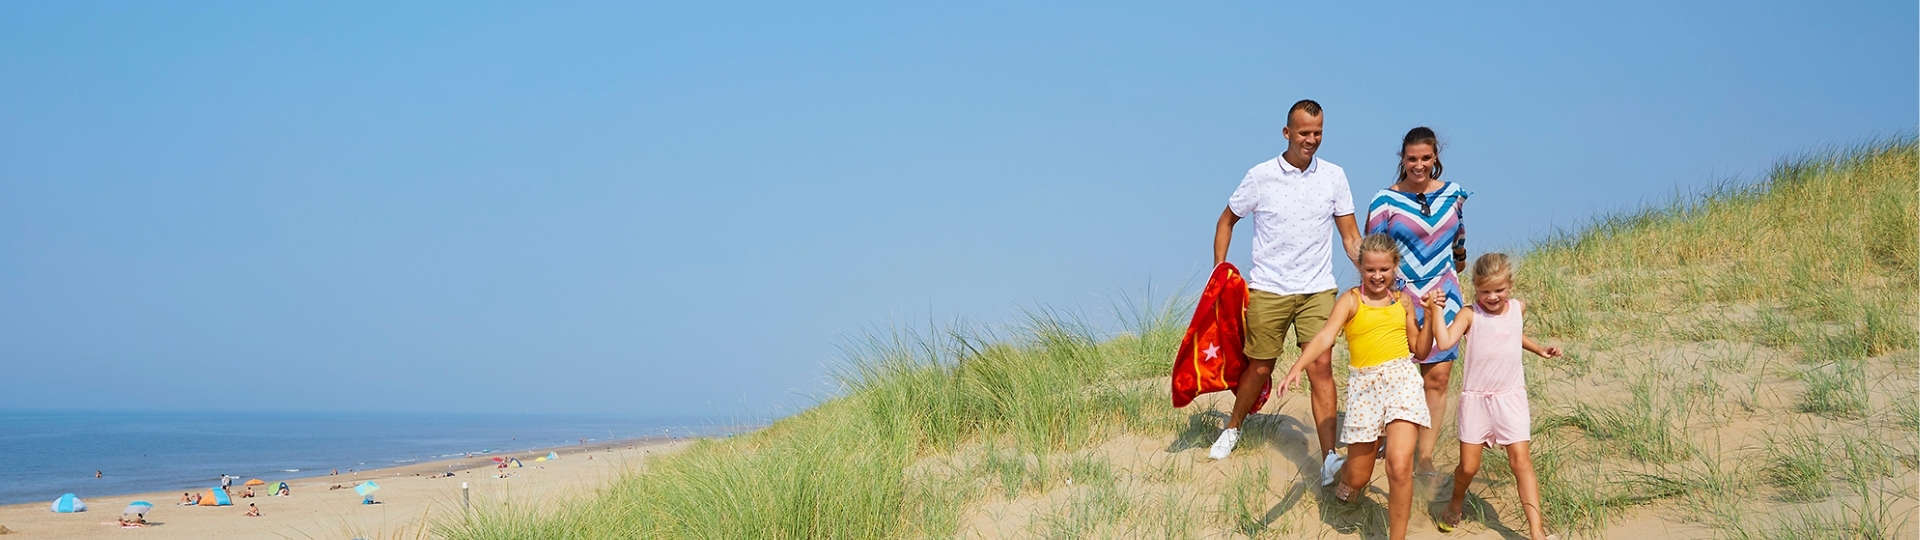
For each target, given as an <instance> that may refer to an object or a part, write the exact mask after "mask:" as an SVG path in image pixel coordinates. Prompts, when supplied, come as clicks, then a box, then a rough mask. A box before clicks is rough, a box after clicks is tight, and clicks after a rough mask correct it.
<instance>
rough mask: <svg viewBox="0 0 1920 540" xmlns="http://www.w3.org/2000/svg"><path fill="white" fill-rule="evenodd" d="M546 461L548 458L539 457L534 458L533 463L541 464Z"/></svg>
mask: <svg viewBox="0 0 1920 540" xmlns="http://www.w3.org/2000/svg"><path fill="white" fill-rule="evenodd" d="M546 460H547V456H540V457H537V458H533V462H534V463H539V462H542V461H546Z"/></svg>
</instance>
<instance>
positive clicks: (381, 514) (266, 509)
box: [0, 426, 754, 539]
mask: <svg viewBox="0 0 1920 540" xmlns="http://www.w3.org/2000/svg"><path fill="white" fill-rule="evenodd" d="M752 429H754V428H751V427H746V426H742V427H741V428H740V429H738V430H734V431H730V432H728V433H725V434H715V435H708V436H702V437H672V436H657V437H643V438H636V439H621V440H614V441H602V442H589V443H587V444H585V445H581V444H571V445H564V446H553V447H545V448H536V449H531V450H522V451H512V452H491V453H488V454H473V455H471V456H466V457H457V458H449V459H443V460H434V461H422V462H419V463H409V464H403V465H396V466H392V467H382V468H377V469H367V470H355V471H352V472H348V471H341V472H340V473H339V474H338V475H333V474H329V471H320V474H319V475H315V476H291V477H283V478H272V479H269V478H265V477H262V480H267V481H268V484H267V486H260V487H261V488H266V487H272V486H274V485H276V484H278V483H279V482H282V481H284V482H286V483H287V484H288V487H289V492H290V494H291V496H288V497H275V496H269V495H268V494H267V490H266V489H256V490H255V493H256V496H255V497H254V498H243V497H241V494H242V493H243V492H244V491H245V489H246V488H245V486H244V485H242V482H245V481H246V480H248V479H247V478H242V479H237V480H236V481H235V482H234V487H233V489H232V490H231V494H232V501H233V506H226V507H215V506H198V507H183V506H177V505H176V503H177V502H178V501H179V499H180V492H179V491H172V490H162V491H147V492H138V493H126V494H116V495H96V496H91V497H82V499H83V500H84V501H85V502H86V504H87V511H85V512H80V513H72V514H60V513H55V512H52V511H50V510H49V509H48V505H49V504H50V503H51V501H52V498H51V497H54V496H58V495H59V494H57V493H55V494H50V495H49V499H48V500H47V501H41V502H25V503H17V504H8V505H0V527H6V528H7V529H10V530H11V533H9V534H7V535H6V538H10V539H11V538H41V537H45V538H56V537H57V538H69V537H75V536H86V537H98V536H105V535H110V534H115V533H119V532H124V533H128V534H139V535H140V536H142V537H156V536H155V535H156V534H157V535H160V536H157V537H195V538H204V537H208V536H268V537H273V536H282V537H295V538H299V537H314V538H327V537H336V536H340V535H341V534H342V533H346V534H348V535H349V537H353V536H359V537H366V538H382V537H389V536H403V535H404V536H413V535H428V536H430V533H431V526H432V521H433V520H434V519H435V518H436V517H437V515H439V514H442V513H444V512H447V511H459V509H460V505H461V504H462V503H461V502H460V500H461V492H462V490H461V485H462V484H463V483H465V484H467V485H469V486H470V487H471V489H470V491H469V492H468V493H469V494H470V496H471V499H472V501H473V504H474V505H475V506H479V505H482V504H493V503H500V502H510V501H515V500H520V499H523V498H531V499H533V500H545V499H551V498H555V497H568V496H572V495H575V494H580V493H590V492H592V491H593V490H597V489H600V488H602V487H604V486H605V484H606V482H607V481H610V480H612V479H614V478H617V477H618V476H619V474H621V473H624V472H628V471H633V470H639V469H641V468H642V467H644V465H645V462H646V460H647V459H648V458H651V457H652V456H654V455H659V454H665V453H671V452H673V451H677V450H679V449H680V448H684V447H685V446H687V445H690V444H692V443H694V442H696V441H699V440H702V439H708V438H720V437H728V436H732V435H736V434H740V433H746V432H749V431H751V430H752ZM549 452H551V453H553V454H555V455H558V456H559V459H558V460H553V461H545V462H536V461H534V460H535V459H537V458H538V457H542V456H546V455H547V454H548V453H549ZM495 457H502V458H518V459H519V460H520V461H521V464H522V465H523V467H519V468H514V467H509V468H506V469H499V468H498V467H497V464H496V463H494V461H493V458H495ZM302 472H305V471H302ZM501 473H504V474H506V475H507V476H506V477H505V478H501V477H500V474H501ZM448 474H451V475H452V476H451V477H449V476H447V475H448ZM368 480H373V481H375V482H376V484H378V485H380V487H381V489H380V490H379V491H377V492H375V493H374V497H375V500H377V501H380V504H375V505H362V504H360V496H359V495H358V494H356V493H355V492H354V490H353V487H354V486H356V485H358V484H359V483H361V482H364V481H368ZM206 489H207V488H197V489H195V490H194V491H198V492H204V491H205V490H206ZM136 500H145V501H148V502H151V503H153V504H154V505H155V507H154V508H153V510H152V511H151V512H149V514H148V516H147V517H148V520H149V521H151V522H153V525H151V526H147V527H141V528H128V529H122V528H121V527H119V526H118V525H117V524H116V519H117V518H118V517H119V515H120V511H121V510H122V509H124V508H125V507H126V505H127V504H128V503H129V502H132V501H136ZM248 503H254V504H256V505H257V506H258V507H259V508H260V510H261V512H262V516H261V517H258V518H254V517H244V516H243V515H242V514H243V513H244V512H245V511H246V509H247V505H248Z"/></svg>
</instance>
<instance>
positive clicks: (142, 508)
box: [120, 501, 153, 514]
mask: <svg viewBox="0 0 1920 540" xmlns="http://www.w3.org/2000/svg"><path fill="white" fill-rule="evenodd" d="M151 510H153V503H150V502H147V501H133V502H130V503H127V509H126V510H121V511H120V513H122V514H145V513H147V512H148V511H151Z"/></svg>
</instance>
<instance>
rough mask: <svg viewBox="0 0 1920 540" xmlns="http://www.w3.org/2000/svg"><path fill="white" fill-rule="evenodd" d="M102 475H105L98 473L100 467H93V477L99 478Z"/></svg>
mask: <svg viewBox="0 0 1920 540" xmlns="http://www.w3.org/2000/svg"><path fill="white" fill-rule="evenodd" d="M102 476H105V475H102V474H100V469H94V470H93V477H94V478H100V477H102Z"/></svg>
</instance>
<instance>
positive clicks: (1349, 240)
mask: <svg viewBox="0 0 1920 540" xmlns="http://www.w3.org/2000/svg"><path fill="white" fill-rule="evenodd" d="M1333 226H1334V227H1335V228H1338V229H1340V244H1341V245H1342V246H1345V247H1346V248H1347V260H1349V261H1353V266H1355V267H1359V266H1360V225H1359V224H1357V223H1354V221H1353V214H1347V215H1344V216H1333Z"/></svg>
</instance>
